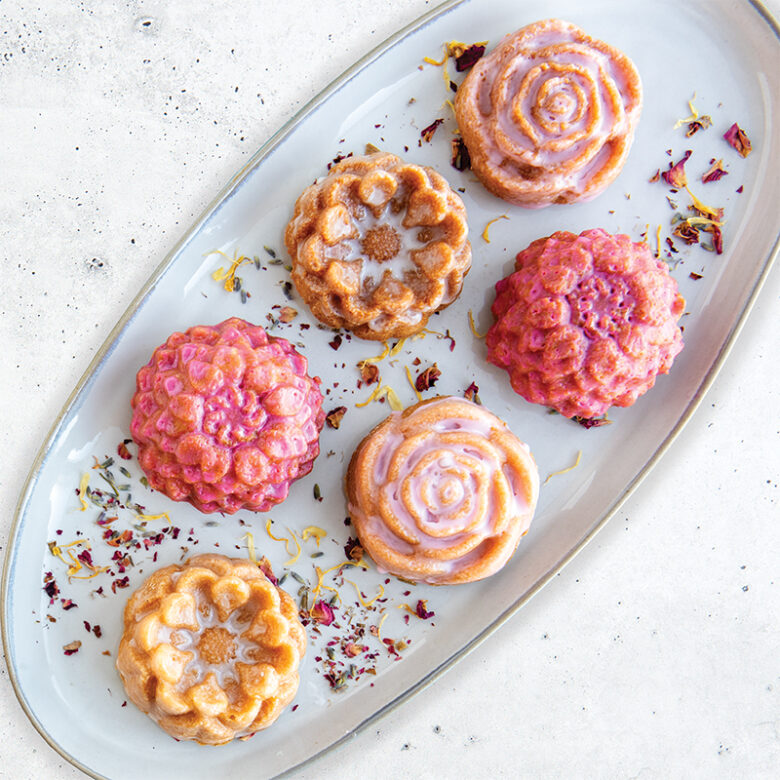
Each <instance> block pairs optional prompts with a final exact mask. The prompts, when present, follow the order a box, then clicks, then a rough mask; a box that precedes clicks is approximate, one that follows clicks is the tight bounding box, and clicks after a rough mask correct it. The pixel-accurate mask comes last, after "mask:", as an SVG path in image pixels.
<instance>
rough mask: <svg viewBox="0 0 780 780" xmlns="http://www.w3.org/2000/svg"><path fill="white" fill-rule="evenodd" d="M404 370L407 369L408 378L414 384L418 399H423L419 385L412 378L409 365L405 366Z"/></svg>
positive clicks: (413, 387)
mask: <svg viewBox="0 0 780 780" xmlns="http://www.w3.org/2000/svg"><path fill="white" fill-rule="evenodd" d="M404 370H405V371H406V378H407V379H408V380H409V384H410V385H411V386H412V390H414V394H415V395H416V396H417V400H418V401H422V396H421V395H420V391H419V390H418V389H417V385H416V384H415V383H414V380H413V379H412V372H411V371H410V370H409V366H404Z"/></svg>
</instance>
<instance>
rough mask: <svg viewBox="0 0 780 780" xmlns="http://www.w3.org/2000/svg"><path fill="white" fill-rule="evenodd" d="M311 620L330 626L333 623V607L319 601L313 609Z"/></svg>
mask: <svg viewBox="0 0 780 780" xmlns="http://www.w3.org/2000/svg"><path fill="white" fill-rule="evenodd" d="M310 614H311V618H312V620H314V621H315V622H317V623H320V624H321V625H323V626H329V625H330V624H331V623H332V622H333V618H334V615H333V607H331V606H330V604H327V603H326V602H324V601H318V602H317V603H316V604H315V605H314V606H313V607H312V608H311V613H310Z"/></svg>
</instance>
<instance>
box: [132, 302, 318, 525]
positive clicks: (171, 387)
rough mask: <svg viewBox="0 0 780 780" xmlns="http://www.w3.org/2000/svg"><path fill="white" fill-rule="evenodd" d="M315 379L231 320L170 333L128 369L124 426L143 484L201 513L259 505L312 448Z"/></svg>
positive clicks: (280, 495) (282, 494) (281, 347)
mask: <svg viewBox="0 0 780 780" xmlns="http://www.w3.org/2000/svg"><path fill="white" fill-rule="evenodd" d="M319 385H320V380H319V378H318V377H315V378H313V379H312V378H311V377H310V376H309V375H308V374H307V362H306V358H305V357H303V356H302V355H300V354H299V353H298V352H297V351H296V350H295V348H294V347H293V346H292V345H291V344H290V342H289V341H287V340H286V339H282V338H274V337H273V336H268V335H267V334H266V332H265V331H264V330H263V329H262V328H261V327H259V326H255V325H250V324H249V323H248V322H245V321H244V320H241V319H238V318H235V317H234V318H232V319H229V320H225V322H222V323H220V324H219V325H215V326H214V327H210V326H207V325H198V326H196V327H193V328H190V329H189V330H187V331H186V332H185V333H174V334H173V335H172V336H170V338H168V340H167V341H166V342H165V344H163V345H162V346H160V347H158V348H157V349H156V350H155V351H154V354H153V355H152V357H151V359H150V360H149V363H148V364H147V365H145V366H144V367H143V368H142V369H141V370H140V371H139V372H138V375H137V377H136V393H135V395H134V396H133V399H132V407H133V419H132V422H131V423H130V432H131V434H132V437H133V439H134V440H135V442H136V444H137V445H138V460H139V463H140V464H141V468H142V469H143V471H144V473H145V474H146V477H147V479H148V480H149V484H150V485H151V487H153V488H154V489H155V490H160V491H161V492H163V493H165V494H166V495H167V496H168V497H169V498H172V499H173V500H174V501H189V503H191V504H192V505H193V506H195V507H196V508H197V509H199V510H200V511H201V512H225V513H228V514H232V513H234V512H237V511H239V510H240V509H249V510H253V511H256V512H264V511H266V510H267V509H269V508H270V507H271V506H273V505H274V504H278V503H280V502H281V501H284V499H285V498H286V497H287V493H288V491H289V488H290V483H292V482H293V481H295V480H296V479H299V478H300V477H303V476H304V475H306V474H308V473H309V472H310V471H311V469H312V464H313V462H314V459H315V458H316V457H317V455H318V454H319V432H320V430H321V429H322V426H323V423H324V422H325V413H324V412H323V411H322V395H321V393H320V390H319Z"/></svg>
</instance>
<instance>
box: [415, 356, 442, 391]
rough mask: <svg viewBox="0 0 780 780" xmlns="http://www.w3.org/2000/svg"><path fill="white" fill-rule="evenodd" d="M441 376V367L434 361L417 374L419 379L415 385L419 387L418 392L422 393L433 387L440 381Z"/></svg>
mask: <svg viewBox="0 0 780 780" xmlns="http://www.w3.org/2000/svg"><path fill="white" fill-rule="evenodd" d="M440 376H441V371H440V370H439V367H438V366H437V365H436V363H434V364H433V365H432V366H428V368H426V369H425V370H424V371H421V372H420V373H419V374H418V375H417V379H416V380H415V382H414V386H415V387H416V388H417V392H418V393H422V392H424V391H425V390H428V389H430V388H431V387H433V386H434V385H435V384H436V382H438V380H439V377H440Z"/></svg>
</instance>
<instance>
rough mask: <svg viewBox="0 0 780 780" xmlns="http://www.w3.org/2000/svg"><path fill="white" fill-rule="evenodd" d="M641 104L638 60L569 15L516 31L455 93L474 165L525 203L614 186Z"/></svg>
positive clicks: (495, 186) (496, 190)
mask: <svg viewBox="0 0 780 780" xmlns="http://www.w3.org/2000/svg"><path fill="white" fill-rule="evenodd" d="M641 110H642V83H641V81H640V78H639V74H638V73H637V70H636V68H635V67H634V64H633V63H632V62H631V60H630V59H629V58H628V57H626V55H625V54H623V53H622V52H620V51H618V50H617V49H615V48H614V47H612V46H609V45H608V44H606V43H604V42H603V41H599V40H596V39H595V38H591V37H590V36H589V35H588V34H587V33H585V32H584V31H583V30H581V29H580V28H579V27H576V26H575V25H573V24H571V23H569V22H564V21H561V20H560V19H548V20H546V21H542V22H535V23H534V24H530V25H528V26H527V27H523V28H522V29H521V30H518V31H517V32H516V33H513V34H511V35H507V36H506V37H505V38H503V39H502V40H501V41H500V42H499V44H498V46H496V48H495V49H494V50H493V51H492V52H490V53H489V54H488V55H487V56H485V57H483V58H482V59H480V60H479V61H478V62H477V63H476V64H475V65H474V67H473V68H472V69H471V71H470V72H469V74H468V76H467V77H466V79H465V80H464V82H463V84H461V86H460V87H459V89H458V91H457V93H456V95H455V115H456V118H457V121H458V128H459V130H460V132H461V135H462V137H463V141H464V143H465V144H466V148H467V149H468V151H469V156H470V157H471V168H472V170H473V171H474V173H475V174H476V175H477V177H478V178H479V179H480V181H481V182H482V183H483V184H484V185H485V187H486V188H487V189H488V190H490V191H491V192H492V193H493V194H494V195H498V197H499V198H503V199H504V200H507V201H509V202H510V203H515V204H517V205H518V206H525V207H526V208H541V207H543V206H549V205H550V204H552V203H574V202H576V201H586V200H590V199H591V198H595V197H596V195H598V194H599V193H600V192H602V191H603V190H604V189H605V188H606V187H608V186H609V185H610V184H611V183H612V182H613V181H614V180H615V178H616V177H617V175H618V174H619V173H620V170H621V168H622V167H623V164H624V163H625V161H626V157H627V156H628V152H629V149H630V148H631V143H632V141H633V138H634V130H635V129H636V126H637V123H638V122H639V115H640V113H641Z"/></svg>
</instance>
